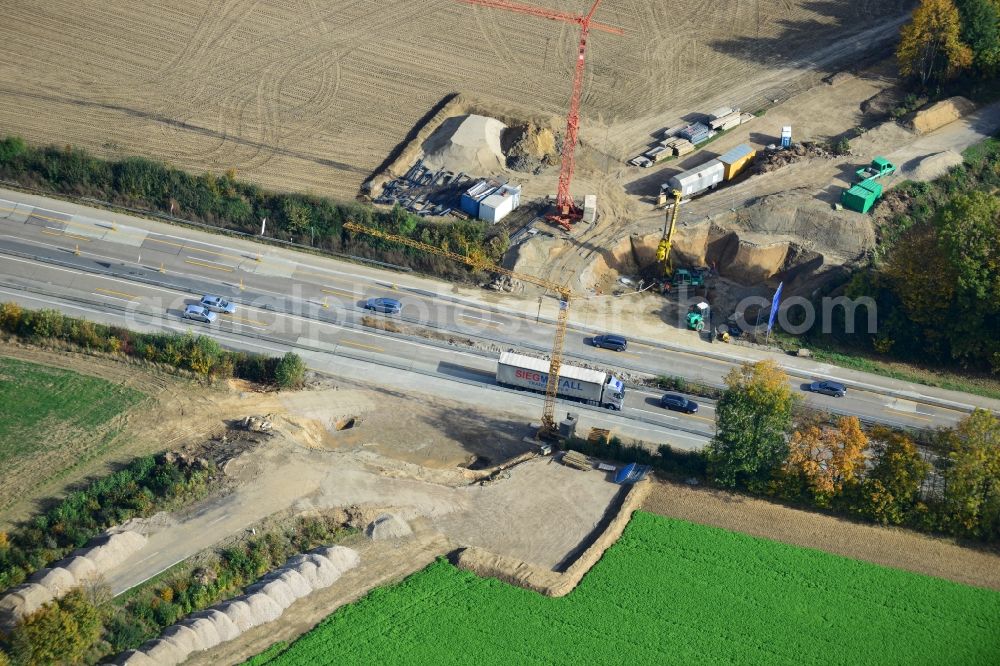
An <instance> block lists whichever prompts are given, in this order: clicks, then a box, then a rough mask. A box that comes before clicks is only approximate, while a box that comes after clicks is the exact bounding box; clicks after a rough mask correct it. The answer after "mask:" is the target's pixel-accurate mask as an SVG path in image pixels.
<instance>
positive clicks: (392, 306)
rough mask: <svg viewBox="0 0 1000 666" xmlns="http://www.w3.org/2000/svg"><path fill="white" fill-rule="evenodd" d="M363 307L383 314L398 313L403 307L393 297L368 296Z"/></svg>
mask: <svg viewBox="0 0 1000 666" xmlns="http://www.w3.org/2000/svg"><path fill="white" fill-rule="evenodd" d="M365 309H366V310H371V311H372V312H384V313H385V314H399V313H400V311H402V309H403V304H402V303H400V302H399V301H397V300H396V299H395V298H369V299H368V300H367V301H365Z"/></svg>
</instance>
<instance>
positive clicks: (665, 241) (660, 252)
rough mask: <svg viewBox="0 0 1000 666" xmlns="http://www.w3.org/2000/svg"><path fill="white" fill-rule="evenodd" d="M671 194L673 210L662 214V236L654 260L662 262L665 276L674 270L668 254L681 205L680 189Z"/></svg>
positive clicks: (672, 242)
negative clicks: (672, 196)
mask: <svg viewBox="0 0 1000 666" xmlns="http://www.w3.org/2000/svg"><path fill="white" fill-rule="evenodd" d="M673 195H674V206H673V210H671V211H670V212H669V213H666V214H665V215H664V219H663V238H662V239H661V240H660V244H659V245H658V246H657V248H656V260H657V261H658V262H659V263H661V264H663V274H664V275H665V276H666V277H670V276H671V275H673V272H674V263H673V259H672V257H671V256H670V250H671V249H672V248H673V244H674V229H676V228H677V211H679V210H680V207H681V193H680V190H674V191H673Z"/></svg>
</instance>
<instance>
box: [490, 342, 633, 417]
mask: <svg viewBox="0 0 1000 666" xmlns="http://www.w3.org/2000/svg"><path fill="white" fill-rule="evenodd" d="M548 381H549V362H548V361H546V360H544V359H540V358H534V357H532V356H525V355H524V354H517V353H515V352H509V351H508V352H503V353H502V354H500V360H499V361H498V362H497V384H498V385H499V386H505V387H510V388H516V389H522V390H527V391H537V392H539V393H545V388H546V386H547V384H548ZM557 395H558V396H559V397H560V398H567V399H569V400H576V401H578V402H585V403H587V404H589V405H597V406H599V407H606V408H607V409H614V410H619V411H620V410H621V408H622V404H623V403H624V401H625V385H624V384H623V383H622V380H620V379H618V378H617V377H615V376H614V375H613V374H611V373H609V372H602V371H600V370H590V369H588V368H579V367H577V366H574V365H566V364H563V365H562V366H561V367H560V368H559V390H558V393H557Z"/></svg>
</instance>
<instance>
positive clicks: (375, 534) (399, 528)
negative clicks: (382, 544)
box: [365, 513, 413, 541]
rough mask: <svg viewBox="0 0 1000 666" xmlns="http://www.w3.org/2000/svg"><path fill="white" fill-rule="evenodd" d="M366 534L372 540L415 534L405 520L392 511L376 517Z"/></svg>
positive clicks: (398, 537)
mask: <svg viewBox="0 0 1000 666" xmlns="http://www.w3.org/2000/svg"><path fill="white" fill-rule="evenodd" d="M365 534H367V535H368V538H369V539H371V540H372V541H382V540H384V539H400V538H403V537H407V536H410V535H411V534H413V530H411V529H410V526H409V525H408V524H407V522H406V521H405V520H403V519H402V518H400V517H399V516H397V515H395V514H392V513H385V514H382V515H381V516H379V517H378V518H376V519H375V520H374V521H373V522H372V523H371V524H370V525H368V528H367V529H366V530H365Z"/></svg>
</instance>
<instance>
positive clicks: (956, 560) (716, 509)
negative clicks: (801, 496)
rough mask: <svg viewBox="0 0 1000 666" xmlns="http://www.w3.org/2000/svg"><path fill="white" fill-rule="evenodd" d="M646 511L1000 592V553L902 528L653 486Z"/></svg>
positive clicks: (717, 494) (712, 492)
mask: <svg viewBox="0 0 1000 666" xmlns="http://www.w3.org/2000/svg"><path fill="white" fill-rule="evenodd" d="M654 483H655V486H654V488H653V490H652V492H651V493H650V495H649V496H648V497H647V499H646V503H645V505H644V506H643V507H642V508H643V509H645V510H647V511H651V512H653V513H658V514H660V515H661V516H668V517H671V518H681V519H684V520H690V521H691V522H695V523H701V524H703V525H712V526H715V527H722V528H724V529H727V530H732V531H734V532H743V533H745V534H752V535H753V536H758V537H764V538H767V539H774V540H775V541H783V542H785V543H790V544H794V545H796V546H805V547H807V548H816V549H818V550H825V551H826V552H828V553H836V554H838V555H843V556H845V557H853V558H856V559H859V560H866V561H868V562H874V563H875V564H881V565H884V566H888V567H894V568H896V569H906V570H908V571H915V572H918V573H923V574H927V575H928V576H936V577H939V578H947V579H948V580H953V581H956V582H959V583H965V584H967V585H978V586H980V587H988V588H991V589H994V590H1000V553H996V552H992V551H988V550H979V549H976V548H965V547H962V546H960V545H957V544H955V543H954V542H951V541H948V540H945V539H935V538H933V537H929V536H925V535H923V534H917V533H916V532H910V531H907V530H903V529H896V528H882V527H878V526H875V525H866V524H862V523H854V522H851V521H848V520H843V519H840V518H834V517H832V516H824V515H821V514H817V513H811V512H808V511H800V510H798V509H793V508H789V507H786V506H783V505H780V504H774V503H772V502H767V501H765V500H760V499H755V498H752V497H747V496H744V495H738V494H732V493H725V492H721V491H717V490H709V489H704V488H692V487H690V486H686V485H683V484H678V483H669V482H661V481H656V482H654Z"/></svg>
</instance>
